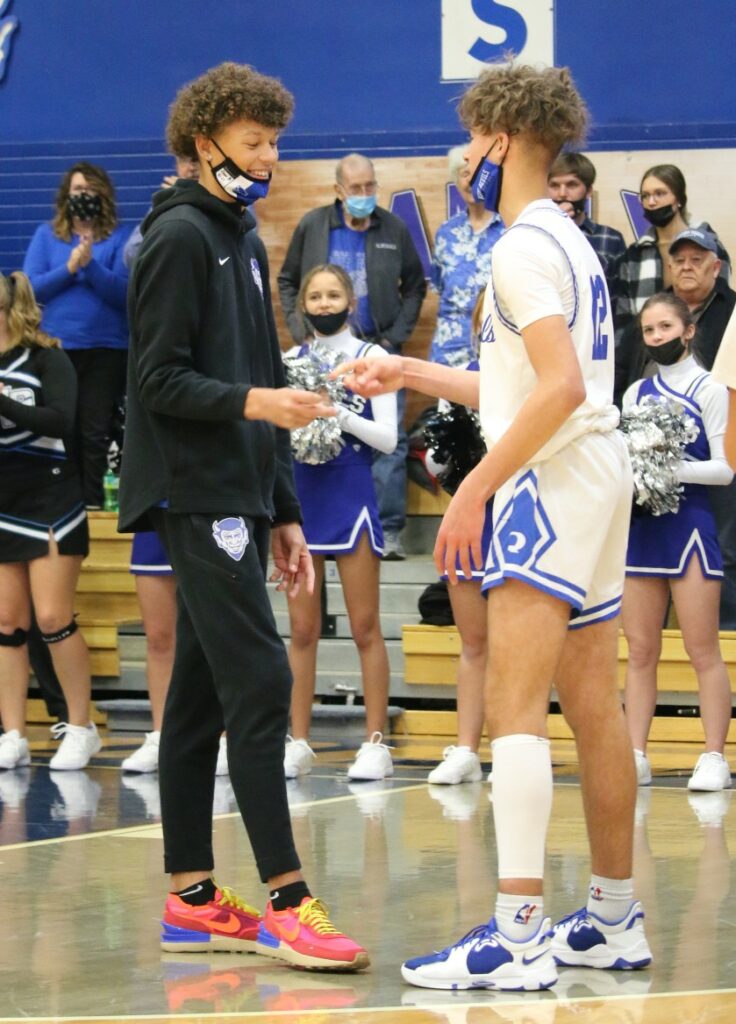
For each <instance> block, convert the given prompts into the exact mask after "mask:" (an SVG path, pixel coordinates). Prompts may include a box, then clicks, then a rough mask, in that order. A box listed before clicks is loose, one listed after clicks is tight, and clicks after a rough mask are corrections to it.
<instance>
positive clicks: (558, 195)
mask: <svg viewBox="0 0 736 1024" xmlns="http://www.w3.org/2000/svg"><path fill="white" fill-rule="evenodd" d="M595 174H596V172H595V167H594V166H593V164H592V163H591V161H590V160H589V159H588V158H587V156H585V155H584V154H583V153H560V155H559V156H558V157H557V159H556V160H555V162H554V163H553V164H552V166H551V167H550V169H549V175H548V176H547V188H548V190H549V197H550V199H552V200H553V201H554V202H555V203H557V204H558V205H559V207H560V209H562V210H564V211H565V213H566V214H567V215H568V217H570V218H571V219H572V220H574V221H575V223H576V224H577V226H578V227H579V228H580V230H581V231H582V232H583V234H584V235H585V237H586V238H587V239H588V241H589V242H590V244H591V245H592V246H593V249H594V250H595V252H596V255H597V256H598V259H599V260H600V261H601V266H602V267H603V273H604V274H605V275H606V280H607V282H608V289H609V291H611V287H612V283H613V273H614V267H615V264H616V261H617V260H619V259H620V258H621V257H622V256H623V254H624V252H625V251H626V242H625V241H624V236H623V235H622V234H621V232H620V231H616V229H615V228H610V227H608V225H607V224H597V223H596V222H595V221H594V220H591V218H590V217H589V216H588V214H587V212H586V200H588V199H590V197H591V196H592V194H593V185H594V183H595Z"/></svg>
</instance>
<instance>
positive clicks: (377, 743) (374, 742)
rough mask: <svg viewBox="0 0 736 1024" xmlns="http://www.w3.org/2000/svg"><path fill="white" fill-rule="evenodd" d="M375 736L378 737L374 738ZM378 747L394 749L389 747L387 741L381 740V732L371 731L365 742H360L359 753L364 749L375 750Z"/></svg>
mask: <svg viewBox="0 0 736 1024" xmlns="http://www.w3.org/2000/svg"><path fill="white" fill-rule="evenodd" d="M376 737H378V739H376ZM378 747H382V748H383V749H384V750H393V749H394V748H393V747H390V746H389V745H388V743H384V742H383V733H382V732H378V730H376V732H372V733H371V735H370V739H367V740H366V741H365V743H361V745H360V753H363V752H364V751H366V750H376V749H377V748H378Z"/></svg>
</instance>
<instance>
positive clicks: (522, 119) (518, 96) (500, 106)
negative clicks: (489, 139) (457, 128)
mask: <svg viewBox="0 0 736 1024" xmlns="http://www.w3.org/2000/svg"><path fill="white" fill-rule="evenodd" d="M458 112H459V114H460V120H461V121H462V123H463V124H464V125H465V127H466V128H468V129H471V130H476V131H481V132H483V133H487V134H490V133H491V132H494V131H502V132H508V133H509V134H510V135H514V134H517V133H521V134H524V135H526V136H528V137H530V138H531V139H532V140H533V141H535V142H536V143H538V144H539V145H541V146H544V148H545V149H547V150H548V151H549V152H550V153H551V154H552V156H553V157H554V156H556V155H557V154H558V153H559V151H560V150H561V149H562V147H563V146H564V145H566V144H575V143H578V142H581V141H582V139H583V136H584V134H585V129H586V126H587V123H588V111H587V108H586V106H585V103H584V102H583V100H582V98H581V96H580V94H579V93H578V91H577V89H576V88H575V83H574V82H573V80H572V76H571V74H570V71H569V69H568V68H541V69H538V68H534V67H531V66H530V65H528V64H512V63H503V64H492V65H491V66H490V67H488V68H487V69H486V70H485V71H484V72H483V73H482V74H481V75H480V77H479V78H478V81H477V82H475V83H474V84H473V85H471V86H470V88H469V89H468V91H467V92H466V93H465V95H464V96H463V97H462V99H461V100H460V103H459V106H458Z"/></svg>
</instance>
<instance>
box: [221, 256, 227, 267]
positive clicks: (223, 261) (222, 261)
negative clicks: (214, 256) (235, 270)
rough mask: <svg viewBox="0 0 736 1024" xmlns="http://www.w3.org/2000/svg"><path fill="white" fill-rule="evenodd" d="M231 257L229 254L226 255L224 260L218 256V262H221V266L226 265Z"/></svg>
mask: <svg viewBox="0 0 736 1024" xmlns="http://www.w3.org/2000/svg"><path fill="white" fill-rule="evenodd" d="M229 259H230V257H229V256H226V257H225V259H224V260H223V259H220V258H219V256H218V263H219V264H220V266H221V267H224V266H225V264H226V263H227V261H228V260H229Z"/></svg>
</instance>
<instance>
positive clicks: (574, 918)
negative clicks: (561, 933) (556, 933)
mask: <svg viewBox="0 0 736 1024" xmlns="http://www.w3.org/2000/svg"><path fill="white" fill-rule="evenodd" d="M587 916H588V908H587V907H581V908H580V910H573V912H572V914H568V915H567V917H562V918H560V920H559V921H558V922H557V924H555V925H554V929H557V928H561V927H562V925H563V924H578V923H579V922H581V921H584V920H585V918H586V917H587Z"/></svg>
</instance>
